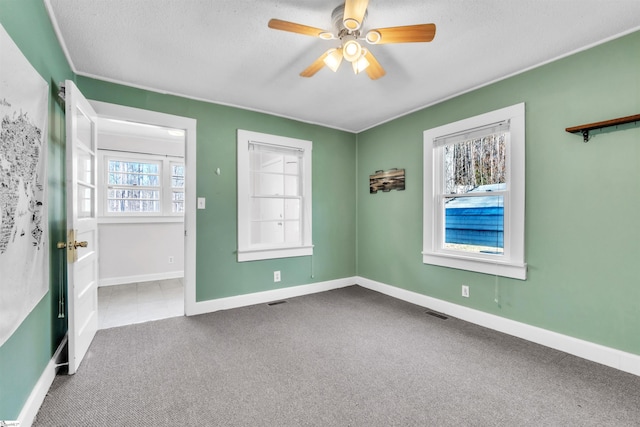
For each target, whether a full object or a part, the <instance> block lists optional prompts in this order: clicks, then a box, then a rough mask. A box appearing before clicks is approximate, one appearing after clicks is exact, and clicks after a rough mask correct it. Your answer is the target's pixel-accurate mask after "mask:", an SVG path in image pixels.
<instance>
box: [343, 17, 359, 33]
mask: <svg viewBox="0 0 640 427" xmlns="http://www.w3.org/2000/svg"><path fill="white" fill-rule="evenodd" d="M342 23H343V24H344V27H345V28H346V29H347V30H349V31H355V30H357V29H359V28H360V22H358V21H357V20H355V19H353V18H347V19H345V20H344V21H342Z"/></svg>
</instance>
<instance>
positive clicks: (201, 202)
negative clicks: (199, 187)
mask: <svg viewBox="0 0 640 427" xmlns="http://www.w3.org/2000/svg"><path fill="white" fill-rule="evenodd" d="M206 201H207V199H205V198H204V197H198V209H204V208H205V204H206Z"/></svg>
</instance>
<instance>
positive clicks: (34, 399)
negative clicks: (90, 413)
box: [17, 335, 67, 427]
mask: <svg viewBox="0 0 640 427" xmlns="http://www.w3.org/2000/svg"><path fill="white" fill-rule="evenodd" d="M65 345H67V335H65V336H64V338H63V339H62V342H61V343H60V345H59V346H58V348H57V349H56V351H55V353H53V356H52V357H51V360H50V361H49V363H47V366H46V367H45V368H44V371H42V375H40V379H39V380H38V382H37V383H36V385H35V386H34V387H33V390H31V394H30V395H29V398H28V399H27V401H26V402H25V404H24V406H23V407H22V411H20V415H19V416H18V419H17V421H18V425H19V426H20V427H30V426H31V425H32V424H33V421H34V420H35V419H36V415H37V414H38V411H39V410H40V406H42V402H44V398H45V397H46V396H47V392H48V391H49V388H50V387H51V384H53V380H54V378H55V377H56V372H57V371H58V368H57V365H58V364H60V361H61V359H62V350H63V349H64V347H65Z"/></svg>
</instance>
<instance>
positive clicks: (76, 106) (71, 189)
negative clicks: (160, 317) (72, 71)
mask: <svg viewBox="0 0 640 427" xmlns="http://www.w3.org/2000/svg"><path fill="white" fill-rule="evenodd" d="M65 94H66V102H65V104H66V127H67V152H66V162H67V233H68V234H67V236H68V238H67V255H68V256H67V262H68V274H67V301H68V304H69V309H68V317H69V325H68V339H69V374H75V373H76V371H77V370H78V367H79V366H80V363H81V362H82V359H83V358H84V356H85V354H86V353H87V350H88V349H89V346H90V345H91V341H92V340H93V337H94V336H95V334H96V331H97V330H98V224H97V219H96V215H97V210H98V209H97V203H96V202H97V198H96V196H97V194H96V193H97V187H96V183H97V179H96V178H97V168H96V166H97V160H96V154H97V152H96V148H97V145H96V141H97V135H98V131H97V115H96V113H95V111H94V110H93V108H92V107H91V105H90V104H89V102H88V101H87V100H86V99H85V97H84V96H83V95H82V93H80V91H79V90H78V88H77V87H76V85H75V84H74V83H73V82H72V81H70V80H67V81H66V82H65Z"/></svg>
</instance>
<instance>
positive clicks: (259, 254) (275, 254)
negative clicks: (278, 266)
mask: <svg viewBox="0 0 640 427" xmlns="http://www.w3.org/2000/svg"><path fill="white" fill-rule="evenodd" d="M310 255H313V246H295V247H291V248H267V249H247V250H239V249H238V262H245V261H259V260H263V259H276V258H292V257H299V256H310Z"/></svg>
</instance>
